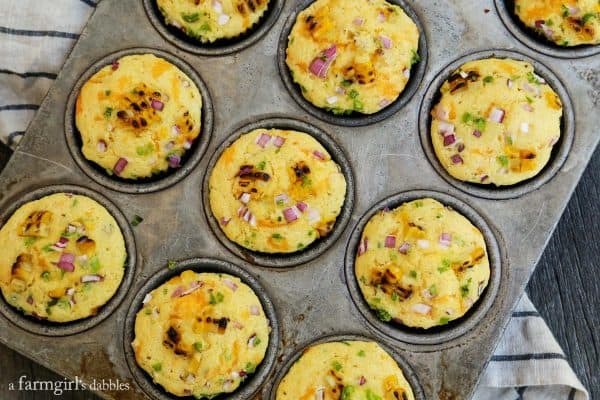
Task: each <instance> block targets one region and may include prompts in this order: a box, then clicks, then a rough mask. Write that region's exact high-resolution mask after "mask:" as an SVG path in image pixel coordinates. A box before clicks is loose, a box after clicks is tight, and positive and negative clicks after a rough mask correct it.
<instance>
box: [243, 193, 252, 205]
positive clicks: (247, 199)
mask: <svg viewBox="0 0 600 400" xmlns="http://www.w3.org/2000/svg"><path fill="white" fill-rule="evenodd" d="M251 198H252V197H251V195H250V193H246V192H244V193H242V194H241V195H240V201H241V202H242V203H244V204H248V203H249V202H250V199H251Z"/></svg>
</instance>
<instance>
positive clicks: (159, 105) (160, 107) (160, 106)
mask: <svg viewBox="0 0 600 400" xmlns="http://www.w3.org/2000/svg"><path fill="white" fill-rule="evenodd" d="M150 105H151V106H152V108H154V109H155V110H156V111H162V110H163V108H164V107H165V103H163V102H162V101H160V100H155V99H152V101H151V102H150Z"/></svg>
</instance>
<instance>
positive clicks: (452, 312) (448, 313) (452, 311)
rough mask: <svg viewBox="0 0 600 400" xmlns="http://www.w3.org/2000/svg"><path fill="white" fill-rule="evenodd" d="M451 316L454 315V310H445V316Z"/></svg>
mask: <svg viewBox="0 0 600 400" xmlns="http://www.w3.org/2000/svg"><path fill="white" fill-rule="evenodd" d="M452 314H454V309H452V308H448V309H447V310H446V315H452Z"/></svg>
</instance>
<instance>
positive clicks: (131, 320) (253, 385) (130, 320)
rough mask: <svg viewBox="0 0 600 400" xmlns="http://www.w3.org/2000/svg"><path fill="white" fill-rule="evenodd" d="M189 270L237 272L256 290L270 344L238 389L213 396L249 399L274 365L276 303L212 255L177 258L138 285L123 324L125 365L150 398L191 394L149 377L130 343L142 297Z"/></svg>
mask: <svg viewBox="0 0 600 400" xmlns="http://www.w3.org/2000/svg"><path fill="white" fill-rule="evenodd" d="M186 270H192V271H194V272H213V273H224V274H229V275H233V276H236V277H238V278H240V279H241V281H242V282H243V283H245V284H246V285H248V286H249V287H250V288H251V289H252V290H253V291H254V293H255V294H256V296H257V297H258V299H259V300H260V302H261V304H262V307H263V310H264V312H265V315H266V317H267V318H268V319H269V325H270V327H271V333H270V336H269V345H268V347H267V350H266V353H265V358H264V359H263V361H262V362H261V363H260V365H259V366H258V367H257V368H256V372H255V373H254V374H252V375H250V376H249V377H248V378H247V379H246V380H245V381H244V382H242V384H241V385H240V386H239V387H238V389H237V390H235V391H234V392H232V393H230V394H221V395H219V396H217V397H214V399H217V400H227V399H239V400H246V399H251V398H252V396H254V394H255V393H256V392H257V391H258V390H259V388H260V387H261V386H262V385H263V384H264V383H265V381H266V379H267V377H268V376H269V375H270V374H271V371H272V370H273V367H274V365H275V360H276V356H277V351H278V348H279V343H280V328H279V320H278V318H277V314H276V312H275V307H274V306H273V303H272V302H271V299H270V298H269V297H268V295H267V294H266V291H265V290H264V288H263V287H262V286H261V284H260V283H259V282H258V281H257V280H256V279H255V278H254V277H252V275H250V274H249V273H248V272H246V271H245V270H243V269H242V268H240V267H238V266H236V265H234V264H232V263H229V262H227V261H223V260H218V259H212V258H192V259H188V260H182V261H177V262H176V263H175V266H174V267H172V268H167V267H166V266H165V268H164V269H162V270H160V271H158V272H157V273H155V274H154V275H152V277H151V278H150V279H148V281H147V282H146V283H144V285H143V286H142V287H141V288H140V289H139V291H138V292H137V294H136V295H135V297H134V298H133V300H132V303H131V305H130V306H129V309H128V311H127V315H126V317H125V326H124V333H123V346H124V351H125V359H126V361H127V366H128V367H129V370H130V371H131V374H132V375H133V377H134V379H135V381H136V382H137V384H138V385H139V386H140V387H141V388H142V390H143V391H144V392H145V393H146V394H147V395H148V396H149V397H150V398H152V399H171V400H172V399H181V398H186V399H193V396H187V397H178V396H175V395H173V394H170V393H168V392H167V391H165V390H164V389H163V388H162V387H161V386H160V385H159V384H157V383H154V382H153V381H152V377H151V376H150V375H148V373H146V371H144V370H143V369H142V368H141V367H139V366H138V365H137V363H136V360H135V354H134V351H133V348H132V347H131V343H132V342H133V340H134V339H135V318H136V314H137V313H138V312H139V311H140V310H141V308H142V301H143V299H144V297H145V296H146V294H147V293H150V292H151V291H152V290H154V289H156V288H157V287H159V286H160V285H161V284H163V283H165V282H166V281H168V280H169V279H171V278H173V277H175V276H178V275H180V274H181V273H182V272H183V271H186Z"/></svg>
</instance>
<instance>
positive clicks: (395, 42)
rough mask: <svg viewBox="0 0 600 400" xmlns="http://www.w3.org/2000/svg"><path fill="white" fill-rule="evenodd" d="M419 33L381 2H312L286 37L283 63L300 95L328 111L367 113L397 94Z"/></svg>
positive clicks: (395, 8)
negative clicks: (286, 43) (297, 86)
mask: <svg viewBox="0 0 600 400" xmlns="http://www.w3.org/2000/svg"><path fill="white" fill-rule="evenodd" d="M418 51H419V31H418V29H417V26H416V24H415V23H414V22H413V21H412V20H411V19H410V17H408V16H407V15H406V13H405V12H404V11H403V10H402V8H400V7H399V6H397V5H394V4H391V3H388V2H387V1H385V0H355V1H345V0H317V1H315V2H314V3H312V4H311V5H310V6H309V7H308V8H306V9H305V10H304V11H302V12H301V13H300V14H299V15H298V17H297V19H296V23H295V24H294V26H293V28H292V31H291V33H290V35H289V38H288V47H287V53H286V54H287V57H286V63H287V66H288V68H289V70H290V72H291V74H292V78H293V80H294V82H296V83H297V84H298V85H299V86H300V88H301V90H302V95H303V96H304V97H305V98H306V100H308V101H309V102H310V103H312V104H314V105H315V106H316V107H319V108H324V109H327V110H330V111H331V112H333V113H334V114H352V113H359V114H361V113H362V114H373V113H376V112H377V111H380V110H382V109H383V108H385V107H387V106H388V105H390V104H391V103H392V102H393V101H394V100H396V99H397V98H398V96H399V95H400V93H402V91H403V90H404V88H405V87H406V84H407V83H408V80H409V78H410V73H411V67H412V65H413V64H415V63H416V62H418V61H419V53H418Z"/></svg>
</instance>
